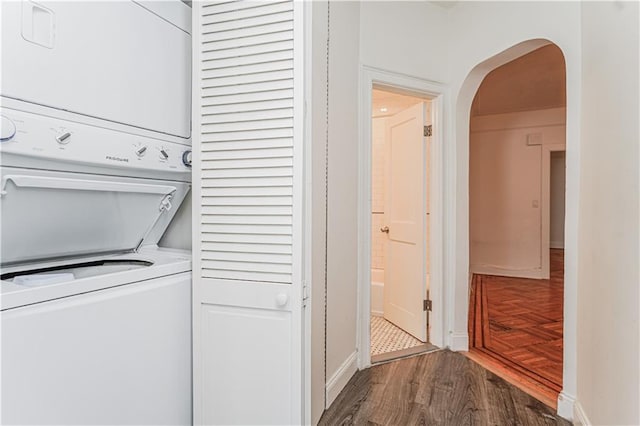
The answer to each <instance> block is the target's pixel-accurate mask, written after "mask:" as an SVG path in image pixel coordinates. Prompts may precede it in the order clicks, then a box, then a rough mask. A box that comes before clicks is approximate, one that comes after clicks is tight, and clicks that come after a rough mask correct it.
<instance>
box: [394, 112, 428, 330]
mask: <svg viewBox="0 0 640 426" xmlns="http://www.w3.org/2000/svg"><path fill="white" fill-rule="evenodd" d="M425 110H426V106H425V103H424V102H421V103H419V104H417V105H415V106H413V107H411V108H408V109H406V110H404V111H402V112H400V113H398V114H396V115H395V116H393V117H391V118H389V121H388V124H387V126H388V128H387V140H388V143H387V145H388V149H387V178H386V180H387V190H386V194H385V216H386V218H387V226H388V237H389V238H388V245H387V261H386V265H385V279H384V317H385V318H386V319H387V320H388V321H390V322H392V323H394V324H395V325H397V326H398V327H400V328H402V329H403V330H405V331H406V332H408V333H410V334H412V335H413V336H415V337H416V338H417V339H419V340H421V341H423V342H426V341H427V312H426V311H425V310H424V309H423V300H425V299H426V291H427V283H426V277H427V271H426V264H425V259H426V224H427V216H426V212H427V210H426V204H427V185H426V176H427V173H426V171H427V168H426V159H427V156H426V140H425V139H426V138H425V137H424V125H425V115H426V111H425Z"/></svg>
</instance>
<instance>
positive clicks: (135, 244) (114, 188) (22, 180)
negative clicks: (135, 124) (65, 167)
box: [0, 169, 177, 265]
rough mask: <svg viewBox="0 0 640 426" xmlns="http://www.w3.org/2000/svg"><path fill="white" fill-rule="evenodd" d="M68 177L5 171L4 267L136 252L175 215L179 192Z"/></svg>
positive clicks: (1, 188)
mask: <svg viewBox="0 0 640 426" xmlns="http://www.w3.org/2000/svg"><path fill="white" fill-rule="evenodd" d="M60 176H65V177H60ZM68 176H69V174H53V173H38V172H37V171H29V170H24V169H14V171H9V170H7V169H5V173H4V174H3V175H2V178H1V179H0V218H1V219H2V222H1V225H2V228H1V235H2V238H1V244H2V246H1V248H2V251H1V256H2V258H1V259H0V264H2V265H10V264H16V263H25V262H33V261H39V260H46V259H54V258H66V257H73V256H83V255H90V254H94V253H106V252H127V251H135V250H136V249H137V248H139V247H140V245H141V244H142V243H143V242H144V241H145V238H146V237H147V236H148V235H149V234H150V233H151V231H152V230H153V229H154V227H155V225H156V224H157V223H158V221H159V219H160V218H161V217H162V216H163V215H166V214H167V212H168V211H169V210H171V208H172V204H171V201H172V198H173V196H174V194H175V193H176V189H177V188H176V187H175V186H171V185H166V184H156V183H146V181H141V180H139V179H122V178H121V179H117V178H108V177H102V176H91V177H88V178H85V179H83V178H81V177H80V176H82V175H78V176H79V177H68ZM154 234H157V232H156V233H154Z"/></svg>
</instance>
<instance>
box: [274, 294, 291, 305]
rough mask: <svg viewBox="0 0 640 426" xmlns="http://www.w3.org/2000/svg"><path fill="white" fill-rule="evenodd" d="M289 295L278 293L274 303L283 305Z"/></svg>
mask: <svg viewBox="0 0 640 426" xmlns="http://www.w3.org/2000/svg"><path fill="white" fill-rule="evenodd" d="M288 300H289V297H288V296H287V295H286V294H285V293H280V294H278V295H277V296H276V305H278V306H284V305H286V304H287V301H288Z"/></svg>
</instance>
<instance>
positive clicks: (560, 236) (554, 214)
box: [549, 151, 567, 249]
mask: <svg viewBox="0 0 640 426" xmlns="http://www.w3.org/2000/svg"><path fill="white" fill-rule="evenodd" d="M566 167H567V162H566V155H565V153H564V152H562V151H558V152H552V153H551V176H550V179H551V194H550V201H551V206H550V210H551V219H550V224H549V244H550V246H551V248H553V249H563V248H564V204H565V203H564V195H565V189H566V186H565V184H564V181H565V179H566V174H565V168H566Z"/></svg>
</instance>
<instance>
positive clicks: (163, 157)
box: [160, 148, 169, 160]
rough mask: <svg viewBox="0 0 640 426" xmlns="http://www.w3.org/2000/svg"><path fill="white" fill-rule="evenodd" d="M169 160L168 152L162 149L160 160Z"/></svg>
mask: <svg viewBox="0 0 640 426" xmlns="http://www.w3.org/2000/svg"><path fill="white" fill-rule="evenodd" d="M168 158H169V154H168V153H167V151H166V150H165V149H164V148H162V149H161V150H160V159H161V160H166V159H168Z"/></svg>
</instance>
